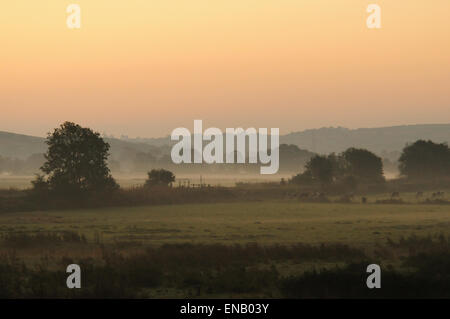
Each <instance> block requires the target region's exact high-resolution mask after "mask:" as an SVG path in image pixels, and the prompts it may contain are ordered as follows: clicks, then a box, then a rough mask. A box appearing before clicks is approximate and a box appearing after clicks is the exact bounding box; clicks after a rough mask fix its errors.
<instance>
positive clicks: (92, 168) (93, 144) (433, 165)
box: [32, 122, 450, 198]
mask: <svg viewBox="0 0 450 319" xmlns="http://www.w3.org/2000/svg"><path fill="white" fill-rule="evenodd" d="M46 144H47V145H48V149H47V152H46V153H45V154H44V157H45V163H44V165H43V166H42V167H41V171H42V174H40V175H38V176H37V178H36V179H35V180H34V181H33V182H32V184H33V190H34V191H35V192H36V193H38V194H42V193H46V194H50V193H51V194H55V195H60V196H67V195H70V197H72V198H77V197H80V196H83V195H84V194H99V195H100V194H109V193H111V192H112V191H114V190H116V189H118V188H119V186H118V184H117V183H116V181H115V180H114V178H113V177H112V175H111V172H110V169H109V167H108V162H107V159H108V156H109V148H110V146H109V144H108V143H107V142H105V141H104V140H103V139H102V137H101V136H100V134H99V133H97V132H94V131H92V130H91V129H90V128H84V127H81V126H80V125H78V124H75V123H71V122H65V123H63V124H62V125H61V126H60V127H58V128H56V129H55V130H54V131H53V132H52V133H49V134H48V136H47V139H46ZM399 163H400V164H399V170H400V172H401V174H402V176H404V177H406V178H408V179H411V180H421V179H437V178H449V177H450V148H449V147H448V145H447V144H445V143H440V144H438V143H434V142H432V141H423V140H418V141H416V142H415V143H413V144H410V145H406V147H405V148H404V149H403V152H402V154H401V157H400V160H399ZM174 181H175V175H174V174H173V173H172V172H170V171H167V170H164V169H153V170H151V171H150V172H148V179H147V181H146V183H145V187H151V186H154V185H164V186H170V185H171V184H172V183H173V182H174ZM290 182H291V183H294V184H308V185H311V184H317V185H320V186H326V185H330V184H333V183H342V185H346V187H348V188H350V189H351V188H354V187H356V185H357V184H358V183H375V184H379V183H383V182H385V178H384V175H383V162H382V159H381V158H380V157H379V156H377V155H375V154H374V153H372V152H370V151H368V150H366V149H358V148H349V149H347V150H346V151H345V152H342V153H340V154H334V153H332V154H329V155H315V156H313V157H312V158H311V159H310V160H309V161H308V162H307V163H306V165H305V169H304V171H303V172H302V173H300V174H298V175H296V176H294V177H292V179H291V180H290Z"/></svg>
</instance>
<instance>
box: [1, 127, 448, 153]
mask: <svg viewBox="0 0 450 319" xmlns="http://www.w3.org/2000/svg"><path fill="white" fill-rule="evenodd" d="M418 139H430V140H432V141H434V142H447V143H449V142H450V124H428V125H404V126H392V127H379V128H359V129H347V128H342V127H337V128H320V129H313V130H305V131H301V132H294V133H290V134H287V135H283V136H281V137H280V144H293V145H296V146H298V147H299V148H300V149H303V150H309V151H312V152H315V153H331V152H342V151H344V150H345V149H347V148H349V147H362V148H367V149H369V150H371V151H373V152H375V153H377V154H382V153H384V152H388V153H389V152H397V153H398V152H399V151H401V150H402V149H403V147H404V146H405V145H406V144H407V143H412V142H414V141H416V140H418ZM105 140H106V141H107V142H108V143H109V144H110V145H111V155H112V158H113V159H114V160H119V161H120V160H124V159H125V158H130V156H135V154H137V153H150V152H154V153H156V154H169V153H170V144H172V142H171V141H170V137H162V138H148V139H147V138H139V139H131V138H126V139H117V138H105ZM45 150H46V145H45V143H44V138H41V137H34V136H28V135H22V134H14V133H8V132H0V156H4V157H12V158H21V159H24V158H27V157H28V156H30V155H32V154H35V153H44V152H45Z"/></svg>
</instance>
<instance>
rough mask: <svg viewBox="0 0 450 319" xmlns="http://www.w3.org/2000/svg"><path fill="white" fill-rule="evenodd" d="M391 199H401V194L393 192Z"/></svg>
mask: <svg viewBox="0 0 450 319" xmlns="http://www.w3.org/2000/svg"><path fill="white" fill-rule="evenodd" d="M391 197H400V193H399V192H393V193H392V194H391Z"/></svg>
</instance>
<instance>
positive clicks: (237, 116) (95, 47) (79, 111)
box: [0, 0, 450, 137]
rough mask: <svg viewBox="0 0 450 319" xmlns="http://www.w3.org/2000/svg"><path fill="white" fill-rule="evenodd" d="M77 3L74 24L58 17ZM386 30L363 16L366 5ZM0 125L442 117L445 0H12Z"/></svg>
mask: <svg viewBox="0 0 450 319" xmlns="http://www.w3.org/2000/svg"><path fill="white" fill-rule="evenodd" d="M70 3H78V4H79V5H80V6H81V9H82V27H81V29H80V30H70V29H68V28H67V26H66V17H67V13H66V7H67V5H69V4H70ZM370 3H377V4H379V5H380V6H381V9H382V29H379V30H369V29H367V27H366V23H365V21H366V18H367V16H368V13H366V7H367V5H368V4H370ZM0 110H1V116H0V131H12V132H19V133H25V134H34V135H44V134H45V133H46V132H48V131H50V130H51V129H52V128H53V127H55V126H57V125H58V124H59V123H61V122H63V121H66V120H70V121H74V122H77V123H80V124H82V125H87V126H90V127H93V128H94V129H96V130H98V131H100V132H107V133H109V134H115V135H120V134H128V135H129V136H146V137H150V136H163V135H167V134H169V133H170V132H171V131H172V129H174V128H176V127H179V126H185V127H188V128H190V129H191V130H192V126H193V120H194V119H202V120H203V123H204V126H205V127H210V126H216V127H219V128H222V129H223V128H225V127H238V126H242V127H279V128H280V132H281V133H287V132H290V131H298V130H303V129H307V128H315V127H322V126H346V127H351V128H355V127H373V126H387V125H397V124H414V123H450V1H448V0H433V1H423V0H395V1H393V0H391V1H387V0H383V1H382V0H371V1H363V0H340V1H336V0H226V1H222V0H217V1H211V0H154V1H148V0H126V1H125V0H95V1H93V0H71V1H63V0H40V1H29V0H14V1H8V2H6V1H4V2H3V3H2V4H1V5H0Z"/></svg>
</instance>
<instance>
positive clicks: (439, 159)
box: [399, 140, 450, 179]
mask: <svg viewBox="0 0 450 319" xmlns="http://www.w3.org/2000/svg"><path fill="white" fill-rule="evenodd" d="M399 163H400V164H399V169H400V173H401V174H402V175H404V176H407V177H408V178H413V179H427V178H442V177H449V176H450V149H449V147H448V145H447V144H445V143H440V144H437V143H433V142H432V141H424V140H418V141H416V142H415V143H413V144H411V145H407V146H406V147H405V148H404V149H403V153H402V155H401V156H400V159H399Z"/></svg>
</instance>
